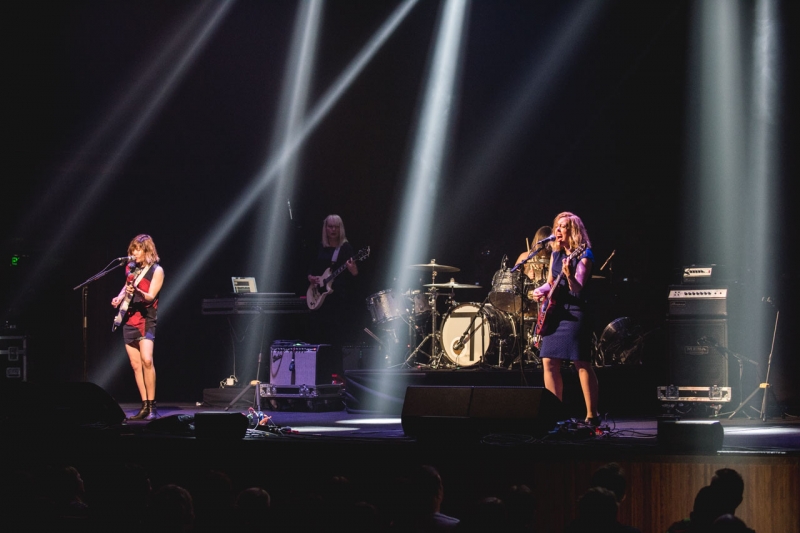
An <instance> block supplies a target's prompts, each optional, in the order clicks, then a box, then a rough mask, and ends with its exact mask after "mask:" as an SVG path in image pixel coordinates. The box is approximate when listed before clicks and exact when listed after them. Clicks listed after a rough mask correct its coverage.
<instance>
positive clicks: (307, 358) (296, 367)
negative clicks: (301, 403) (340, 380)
mask: <svg viewBox="0 0 800 533" xmlns="http://www.w3.org/2000/svg"><path fill="white" fill-rule="evenodd" d="M341 366H342V360H341V354H339V355H338V357H337V356H336V354H335V353H334V350H333V347H332V346H331V345H329V344H306V343H284V342H276V343H273V344H272V346H271V348H270V357H269V378H270V380H269V382H270V383H271V384H273V385H330V384H331V383H332V381H333V374H334V373H338V372H340V371H341V370H340V369H341Z"/></svg>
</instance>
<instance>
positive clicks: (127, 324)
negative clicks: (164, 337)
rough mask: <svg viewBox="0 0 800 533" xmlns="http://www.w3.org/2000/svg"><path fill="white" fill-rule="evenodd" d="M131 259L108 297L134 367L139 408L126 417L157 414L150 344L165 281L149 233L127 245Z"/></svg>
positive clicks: (152, 339) (156, 416)
mask: <svg viewBox="0 0 800 533" xmlns="http://www.w3.org/2000/svg"><path fill="white" fill-rule="evenodd" d="M128 255H130V256H131V257H133V262H131V263H130V264H128V266H127V267H126V269H125V270H126V272H125V273H126V274H127V276H128V278H127V280H126V283H125V286H123V287H122V290H121V291H119V294H118V295H117V296H116V297H115V298H113V299H112V300H111V305H113V306H114V307H119V308H120V310H121V312H122V313H123V315H122V316H119V315H118V320H115V321H114V324H115V329H116V325H117V324H118V323H121V324H122V336H123V337H124V339H125V350H126V351H127V352H128V358H129V359H130V362H131V368H133V375H134V378H135V379H136V386H137V387H138V389H139V395H140V396H141V398H142V408H141V409H140V410H139V412H138V413H136V414H135V415H133V416H132V417H130V418H129V420H152V419H154V418H158V410H157V409H156V369H155V367H154V366H153V344H154V342H155V339H156V320H157V312H158V293H159V292H160V291H161V285H162V284H163V283H164V270H163V269H162V268H161V267H160V266H159V264H158V260H159V258H158V252H156V245H155V243H154V242H153V239H152V237H150V236H149V235H144V234H142V235H137V236H136V237H134V238H133V240H131V242H130V244H129V245H128Z"/></svg>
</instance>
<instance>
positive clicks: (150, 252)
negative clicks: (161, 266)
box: [128, 233, 159, 265]
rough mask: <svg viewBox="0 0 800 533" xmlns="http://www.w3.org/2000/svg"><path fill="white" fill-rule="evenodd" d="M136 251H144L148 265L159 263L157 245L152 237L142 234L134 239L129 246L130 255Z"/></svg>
mask: <svg viewBox="0 0 800 533" xmlns="http://www.w3.org/2000/svg"><path fill="white" fill-rule="evenodd" d="M134 250H144V260H145V262H146V263H147V264H148V265H152V264H153V263H158V261H159V258H158V252H157V251H156V243H154V242H153V238H152V237H151V236H150V235H145V234H144V233H142V234H141V235H137V236H136V237H134V238H133V239H132V240H131V243H130V244H129V245H128V254H133V251H134Z"/></svg>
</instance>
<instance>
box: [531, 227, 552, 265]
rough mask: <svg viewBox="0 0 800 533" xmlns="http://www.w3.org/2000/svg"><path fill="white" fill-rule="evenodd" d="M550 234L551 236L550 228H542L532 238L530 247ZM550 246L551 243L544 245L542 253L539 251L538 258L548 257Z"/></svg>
mask: <svg viewBox="0 0 800 533" xmlns="http://www.w3.org/2000/svg"><path fill="white" fill-rule="evenodd" d="M552 234H553V228H551V227H550V226H542V227H541V228H539V229H537V230H536V234H535V235H534V236H533V242H532V243H531V246H533V245H534V244H535V243H537V242H539V241H541V240H542V239H546V238H547V237H549V236H550V235H552ZM552 244H553V243H552V242H546V243H544V245H543V248H542V251H540V252H539V253H538V254H537V255H538V256H539V257H549V256H550V253H551V250H552V248H551V245H552Z"/></svg>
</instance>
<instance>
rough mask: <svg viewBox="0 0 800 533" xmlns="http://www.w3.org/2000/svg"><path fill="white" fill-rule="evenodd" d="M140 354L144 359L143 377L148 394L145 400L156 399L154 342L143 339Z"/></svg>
mask: <svg viewBox="0 0 800 533" xmlns="http://www.w3.org/2000/svg"><path fill="white" fill-rule="evenodd" d="M139 354H140V355H141V358H142V376H143V377H144V388H145V391H146V394H147V397H146V398H145V400H155V399H156V367H155V366H154V365H153V341H151V340H150V339H142V340H140V341H139Z"/></svg>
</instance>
